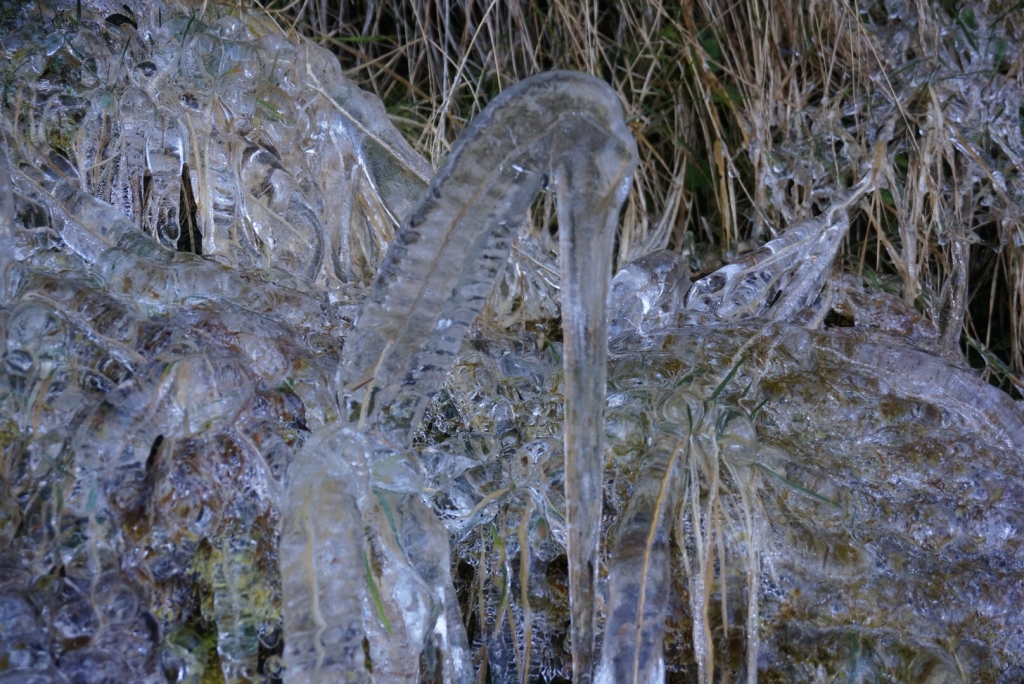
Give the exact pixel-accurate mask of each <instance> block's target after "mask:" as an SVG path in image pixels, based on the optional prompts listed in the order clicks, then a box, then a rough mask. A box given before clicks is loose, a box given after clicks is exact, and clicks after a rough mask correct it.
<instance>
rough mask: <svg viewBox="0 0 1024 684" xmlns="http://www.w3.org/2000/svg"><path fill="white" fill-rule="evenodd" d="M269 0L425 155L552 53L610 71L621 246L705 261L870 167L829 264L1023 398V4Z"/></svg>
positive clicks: (744, 245) (550, 61)
mask: <svg viewBox="0 0 1024 684" xmlns="http://www.w3.org/2000/svg"><path fill="white" fill-rule="evenodd" d="M266 9H267V11H269V12H271V13H273V14H274V15H275V16H276V18H277V20H278V21H279V22H280V23H281V24H283V25H288V26H291V27H292V28H293V29H294V30H295V31H298V32H301V33H303V34H305V35H307V36H309V37H311V38H313V39H314V40H316V41H317V42H319V43H320V44H322V45H325V46H328V47H329V48H331V49H332V50H333V51H334V52H335V53H336V54H337V55H338V56H339V58H340V59H341V61H342V64H343V65H344V67H345V68H346V70H347V74H348V75H349V76H350V77H351V78H353V79H355V80H356V81H358V82H359V83H360V84H361V85H362V86H363V87H364V88H366V89H368V90H372V91H374V92H376V93H377V94H378V95H379V96H380V97H381V99H382V100H383V101H384V103H385V105H386V106H387V108H388V111H389V113H390V114H391V116H392V119H393V121H394V122H395V123H396V125H398V126H399V127H400V128H401V129H402V130H403V131H404V132H405V134H406V135H407V136H408V137H409V139H410V140H411V141H413V143H414V144H415V145H416V146H417V148H418V149H419V150H421V151H422V152H423V153H424V154H425V155H427V156H428V157H429V158H430V159H432V160H433V162H434V163H435V164H437V163H438V162H440V161H441V160H442V159H443V158H444V156H445V155H446V154H447V152H448V150H449V148H450V146H451V144H452V142H453V141H454V140H455V139H456V137H457V136H458V134H459V132H460V131H461V130H462V129H463V127H464V126H465V125H466V123H467V122H468V121H469V120H470V119H472V117H473V116H474V115H475V114H476V113H477V112H478V111H479V110H480V109H481V108H482V107H483V106H484V105H486V103H487V102H488V101H489V100H490V99H491V97H492V96H493V95H494V94H495V93H497V92H499V91H500V90H501V89H502V88H504V87H506V86H507V85H508V84H510V83H514V82H516V81H518V80H521V79H522V78H524V77H526V76H529V75H531V74H534V73H537V72H539V71H543V70H547V69H553V68H563V69H574V70H579V71H586V72H589V73H592V74H595V75H597V76H600V77H601V78H603V79H605V80H606V81H607V82H609V83H610V84H611V85H612V86H613V87H614V88H615V89H616V90H617V91H618V92H619V94H620V95H621V97H622V101H623V103H624V105H625V107H626V111H627V116H628V117H629V121H630V125H631V127H632V129H633V131H634V132H635V134H636V137H637V140H638V143H639V149H640V158H641V166H640V169H639V171H638V173H637V175H636V182H635V184H634V187H633V191H632V194H631V196H630V200H629V202H628V205H627V207H626V210H625V216H624V221H623V226H622V230H621V232H620V235H619V240H618V247H617V250H618V252H617V257H618V260H619V263H622V262H624V261H626V260H628V259H630V258H632V257H634V256H637V255H639V254H642V253H644V252H647V251H650V250H653V249H657V248H661V247H670V248H672V249H676V250H679V251H681V252H683V253H684V254H688V255H689V258H690V263H691V267H692V268H693V269H694V270H695V271H698V272H701V271H707V270H710V269H712V268H715V267H716V266H718V265H720V264H721V263H722V262H723V261H728V260H729V258H730V257H731V256H732V255H734V254H735V253H737V252H738V251H744V250H747V249H749V248H751V247H754V246H756V245H757V244H759V243H761V242H763V241H764V240H766V239H768V238H769V237H770V236H771V235H773V234H776V233H778V232H779V231H782V230H784V229H785V228H786V227H787V226H788V225H790V224H791V223H792V222H794V221H797V220H799V219H801V218H804V217H806V216H808V215H811V214H814V213H817V212H819V211H820V210H821V209H822V208H824V207H825V206H827V205H828V203H829V201H830V197H831V196H832V195H833V194H834V193H835V192H836V191H838V190H840V189H842V188H844V187H849V186H850V185H852V184H853V183H855V182H856V181H857V180H859V179H860V178H862V177H863V176H864V175H865V174H867V173H869V172H870V173H875V174H877V178H879V187H878V188H877V189H876V190H875V191H874V192H873V193H871V194H870V195H868V197H866V198H865V199H864V200H863V202H862V203H861V205H860V211H859V213H858V215H857V216H856V218H855V220H854V223H853V227H852V229H851V232H850V234H849V236H848V239H847V242H846V245H845V249H844V252H843V255H842V265H843V266H844V267H845V268H846V269H848V270H851V271H855V272H858V273H860V274H862V275H864V277H865V278H866V279H867V280H868V282H869V283H871V284H872V285H873V286H874V287H876V288H881V289H886V290H889V291H891V292H895V293H897V294H900V295H901V296H902V297H903V299H904V300H905V301H906V302H908V303H910V304H912V305H913V306H915V307H916V308H917V309H918V310H919V311H921V312H922V313H924V314H925V315H926V316H928V317H930V318H931V319H932V320H933V321H934V322H935V323H936V324H937V325H938V327H939V329H940V332H941V333H942V335H943V339H944V340H946V341H947V342H948V343H949V345H950V346H951V347H952V346H955V345H957V344H959V345H960V348H961V350H962V351H963V352H964V353H965V354H966V355H967V357H968V359H969V361H970V362H971V363H972V364H973V365H975V366H977V367H979V368H982V369H983V372H984V373H985V374H986V375H987V376H988V377H989V379H990V381H992V382H994V383H995V384H998V385H1000V386H1002V387H1003V388H1004V389H1007V390H1008V391H1011V392H1014V393H1015V396H1018V397H1019V396H1020V391H1021V388H1022V384H1021V381H1020V375H1021V373H1022V372H1024V248H1022V246H1021V245H1024V223H1022V217H1024V183H1022V180H1021V172H1022V169H1021V163H1022V160H1024V144H1022V142H1021V141H1022V138H1024V135H1022V129H1024V109H1021V105H1020V102H1021V101H1022V99H1024V77H1022V72H1021V61H1022V59H1021V51H1022V46H1024V40H1022V31H1024V12H1022V3H1021V2H1008V1H998V0H993V1H991V2H980V3H977V4H976V5H973V6H972V5H968V4H965V3H960V2H958V1H957V0H942V2H940V3H938V4H934V5H933V4H928V3H922V2H916V3H915V2H905V1H904V0H886V1H883V0H877V1H874V2H872V1H871V0H851V1H847V0H800V1H795V0H778V1H775V2H768V1H765V0H741V1H737V2H725V1H724V0H697V1H696V2H693V3H664V2H660V1H659V0H655V1H654V2H640V1H629V0H611V1H608V2H597V3H594V2H587V1H585V0H584V1H580V0H550V1H548V2H540V1H538V0H530V1H522V2H498V1H497V0H491V1H490V2H480V3H477V2H472V1H471V0H443V1H441V2H436V1H432V0H412V1H410V2H403V1H402V0H378V1H376V2H373V1H370V2H362V1H357V2H348V1H346V0H294V1H293V2H290V3H284V2H280V1H279V0H278V1H277V2H275V3H274V4H271V5H268V6H267V7H266ZM542 220H543V218H542V217H541V216H538V218H537V219H536V221H535V222H540V221H542Z"/></svg>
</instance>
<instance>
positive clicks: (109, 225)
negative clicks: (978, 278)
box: [0, 2, 1024, 684]
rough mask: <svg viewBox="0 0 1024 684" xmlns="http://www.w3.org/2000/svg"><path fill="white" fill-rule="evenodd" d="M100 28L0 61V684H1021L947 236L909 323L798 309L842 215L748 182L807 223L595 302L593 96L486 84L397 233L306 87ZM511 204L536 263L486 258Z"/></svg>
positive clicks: (43, 32) (398, 194)
mask: <svg viewBox="0 0 1024 684" xmlns="http://www.w3.org/2000/svg"><path fill="white" fill-rule="evenodd" d="M212 6H213V4H211V7H212ZM127 11H129V10H125V9H124V7H123V6H122V5H121V4H120V3H101V2H92V3H90V2H84V3H82V8H81V21H78V19H77V12H78V3H76V2H57V3H47V4H41V5H28V6H26V7H25V8H15V9H13V10H12V11H11V13H10V14H8V15H5V20H4V21H5V22H9V25H5V27H4V34H3V35H2V36H0V43H2V50H3V53H4V54H3V57H2V59H0V71H2V73H3V75H4V78H5V82H6V83H10V84H12V85H11V86H10V88H9V89H8V91H7V92H8V93H9V94H12V93H13V94H14V95H10V96H9V97H7V98H6V99H4V100H3V110H2V114H3V132H2V134H0V135H2V143H0V246H2V249H0V277H2V282H0V336H2V337H0V339H2V340H3V346H2V348H0V351H2V368H3V370H2V372H0V446H2V463H0V465H2V468H0V487H2V488H3V492H2V494H3V495H2V496H0V680H2V681H4V682H8V681H11V682H67V681H97V682H99V681H112V680H113V681H125V682H145V683H146V684H149V683H150V682H152V683H153V684H155V683H156V682H164V681H172V682H201V681H211V680H215V681H221V680H223V681H225V682H246V681H249V682H266V683H269V682H277V681H281V680H287V681H295V682H303V681H334V680H335V679H343V678H349V679H351V680H353V681H367V682H369V681H378V682H392V681H405V682H416V681H422V680H430V681H448V682H460V683H461V682H467V681H473V680H475V679H478V678H484V677H489V678H490V679H491V681H524V680H527V679H534V680H535V679H540V680H547V681H550V680H552V679H556V678H558V677H562V678H569V677H574V681H584V680H585V679H586V677H588V676H589V675H590V674H591V669H592V668H593V675H594V677H595V679H596V680H597V681H615V682H618V681H638V682H658V681H663V680H664V679H665V678H666V677H667V676H668V673H672V676H676V677H678V676H684V677H688V678H689V679H694V680H697V681H717V680H719V679H726V680H730V681H733V680H735V681H739V680H741V679H745V680H746V681H748V682H750V681H756V679H757V678H758V677H761V678H763V679H765V680H769V681H770V680H781V679H787V680H799V681H804V680H806V681H811V680H814V679H815V678H817V679H822V680H827V679H829V678H842V677H844V676H845V675H846V674H848V673H849V671H850V668H854V669H855V671H856V672H857V673H858V676H864V677H866V678H867V677H875V678H878V679H886V680H891V681H925V680H926V679H928V678H929V677H931V678H932V679H933V680H942V679H944V678H945V679H947V680H951V681H956V680H957V679H958V678H961V677H966V678H967V679H968V680H970V681H1017V680H1018V679H1020V678H1021V672H1022V671H1024V670H1022V668H1024V660H1022V659H1024V656H1022V653H1024V646H1022V645H1024V619H1022V617H1021V614H1020V611H1019V610H1018V609H1017V607H1018V606H1019V604H1020V603H1021V601H1022V600H1024V596H1022V595H1021V589H1020V581H1019V578H1020V572H1019V569H1020V563H1021V558H1022V557H1024V556H1022V553H1024V551H1022V548H1021V540H1020V535H1019V534H1018V531H1019V530H1020V528H1021V526H1022V524H1024V520H1022V518H1021V514H1020V511H1021V510H1022V507H1024V488H1022V485H1021V483H1022V482H1024V473H1022V472H1020V471H1021V464H1020V452H1021V449H1022V448H1024V421H1022V413H1021V408H1020V404H1019V403H1015V402H1013V401H1012V400H1011V399H1010V398H1009V397H1008V396H1007V395H1005V394H1004V393H1002V392H1000V391H999V390H997V389H995V388H994V387H991V386H989V385H987V384H985V383H984V382H982V381H981V380H980V379H979V378H978V377H977V376H976V374H975V373H974V372H972V371H971V370H970V369H968V368H966V367H965V365H964V364H963V361H962V359H960V358H959V356H958V352H957V351H956V349H955V344H954V342H955V338H956V337H957V336H958V333H959V330H960V327H961V325H962V319H963V316H964V307H965V302H964V297H965V294H964V293H965V286H964V278H965V277H966V268H967V265H968V260H967V258H966V254H965V253H964V249H963V246H962V245H961V244H960V243H961V242H963V241H964V240H966V239H967V238H966V237H965V236H961V235H958V234H956V233H955V232H952V230H953V229H952V228H951V229H950V230H951V232H950V235H949V236H948V238H949V244H950V245H951V250H952V251H953V253H952V262H953V265H952V268H953V270H954V271H956V272H958V273H959V274H960V279H959V280H957V279H953V280H952V281H951V282H950V285H949V286H948V288H947V291H946V292H945V293H943V294H942V296H941V297H939V298H937V299H936V300H935V303H934V304H933V305H932V306H933V308H934V311H930V310H929V311H927V312H926V314H924V315H923V314H922V313H920V312H918V311H916V310H915V309H914V308H913V307H912V306H910V305H908V304H907V303H906V302H905V301H904V300H903V299H901V298H899V297H896V296H894V295H889V294H885V293H881V292H878V291H876V290H875V289H872V288H870V287H868V286H866V284H865V283H864V282H863V280H862V279H860V278H859V277H857V276H854V275H851V274H844V275H840V274H837V273H836V272H835V271H836V269H834V268H833V258H834V254H835V251H836V248H837V245H838V244H839V241H841V240H842V238H843V233H844V231H845V230H846V229H847V225H848V223H849V221H850V220H851V218H852V216H853V212H854V211H855V206H856V203H857V202H858V201H859V200H860V198H861V197H862V196H863V194H864V193H865V192H866V191H867V189H868V188H869V187H871V186H872V185H873V184H874V183H875V182H876V181H878V182H879V183H881V181H880V180H878V179H874V178H872V177H870V176H868V177H866V178H865V181H864V183H863V184H860V185H858V186H855V187H854V188H852V189H850V190H847V191H845V192H839V191H826V189H823V188H822V187H820V183H821V182H822V179H823V178H827V177H828V176H827V174H825V173H824V172H823V171H822V167H821V160H819V159H814V158H812V157H811V156H807V158H806V159H799V158H790V157H787V156H785V154H788V152H786V151H785V150H784V149H783V147H784V146H780V147H778V148H776V153H779V154H783V153H785V154H783V156H782V157H780V160H779V163H778V164H776V169H775V170H774V172H775V173H777V174H778V176H777V177H775V178H767V179H762V181H761V182H765V183H767V185H768V186H770V187H769V189H770V190H771V189H772V188H775V190H779V189H780V188H781V187H782V185H783V184H784V183H785V182H787V180H788V179H790V178H794V177H799V178H801V179H803V180H802V181H801V182H806V183H807V184H810V185H811V186H814V193H813V194H814V197H815V198H816V202H817V203H818V205H819V206H821V207H822V213H821V214H820V215H819V216H816V217H813V218H809V219H804V220H794V221H792V222H791V223H792V225H791V227H790V228H789V229H788V230H787V231H785V232H780V233H779V234H777V235H775V236H774V239H772V240H770V241H769V242H767V243H766V244H765V245H763V246H762V247H760V248H758V249H756V250H754V251H752V252H748V253H747V254H741V255H739V256H737V257H736V258H735V259H734V260H733V261H732V262H731V263H730V264H728V265H726V266H725V267H723V268H722V269H719V270H716V271H713V272H711V273H710V274H708V275H707V276H704V277H702V278H700V279H699V280H697V282H695V283H693V284H692V285H691V283H690V276H689V273H688V272H687V269H686V268H685V262H684V261H683V260H682V259H681V257H680V256H678V255H676V254H675V253H672V252H667V251H662V252H656V253H653V254H648V255H641V256H639V257H638V258H637V259H636V260H634V261H633V262H631V263H629V264H626V265H625V266H624V267H623V268H622V269H621V270H620V272H619V273H618V275H617V276H616V278H615V279H614V280H612V281H611V284H610V285H609V280H610V278H609V276H610V275H611V262H610V258H611V257H610V255H611V253H612V250H611V244H612V243H611V241H612V238H611V235H612V233H613V232H614V222H615V219H616V214H617V209H618V206H619V203H621V200H622V197H623V192H624V191H625V188H626V186H627V184H628V175H629V172H630V169H631V166H630V164H631V163H632V158H633V157H632V155H633V149H632V141H631V138H630V136H629V133H628V131H627V130H626V129H625V128H624V127H623V125H622V122H621V120H620V118H619V117H620V115H621V114H620V106H619V104H618V98H617V96H616V95H614V94H612V93H610V92H609V91H608V90H607V88H606V87H605V86H603V85H600V84H599V83H598V82H596V81H594V80H593V79H589V78H586V77H581V76H578V75H571V74H565V73H556V74H549V75H546V76H542V77H540V78H538V79H535V80H530V81H526V82H524V83H522V84H521V85H519V86H516V87H512V88H509V89H508V90H506V91H505V93H504V94H502V95H501V96H499V97H497V98H496V99H495V102H494V103H492V105H491V108H490V109H489V110H488V111H487V112H486V113H485V114H484V115H483V116H482V118H480V119H478V120H477V121H476V123H474V124H473V125H472V126H471V127H470V129H469V130H468V131H467V136H466V137H464V138H463V139H462V140H461V142H459V143H458V144H457V145H456V148H455V150H454V152H453V156H452V158H451V159H449V160H448V162H447V164H446V165H445V166H444V167H443V168H442V170H441V171H440V173H439V175H438V176H437V178H435V179H434V181H433V182H432V184H431V185H430V186H429V190H428V191H427V193H426V195H424V196H423V198H422V200H421V194H422V193H423V191H424V189H426V188H428V185H427V182H428V180H429V179H430V177H431V176H432V175H433V172H432V169H431V168H430V167H429V166H428V165H427V164H426V163H425V162H424V161H423V160H422V159H421V158H419V157H418V156H416V155H415V154H414V153H413V152H412V151H411V149H410V148H409V146H408V145H407V144H406V143H405V142H404V140H403V139H402V137H401V136H400V135H399V134H398V132H397V131H395V130H394V128H393V127H391V125H390V124H389V123H388V121H387V117H386V115H385V113H384V111H383V108H382V107H381V106H380V104H379V103H378V102H376V101H375V100H374V99H373V98H372V97H371V96H369V95H366V94H364V93H361V92H360V91H358V89H356V88H355V87H353V86H352V84H350V83H349V82H348V81H346V80H345V79H344V77H343V76H342V75H341V73H340V70H339V67H338V65H337V64H336V62H335V61H334V59H333V58H332V57H331V56H330V55H329V54H328V53H326V52H324V51H321V50H319V49H318V48H316V47H314V46H311V45H309V44H307V43H305V42H302V41H299V40H297V39H294V38H288V37H286V36H284V35H282V34H281V33H280V32H279V31H278V29H277V28H276V27H274V26H273V25H272V24H271V23H269V22H268V21H267V20H266V19H265V18H262V17H261V16H259V15H254V14H248V13H245V12H241V11H239V12H237V13H235V14H223V15H222V16H217V15H216V13H215V12H208V13H206V14H203V13H201V12H199V11H197V10H196V8H191V7H186V6H184V5H177V4H174V3H149V4H147V5H145V6H140V7H136V8H135V13H134V15H133V16H132V17H127V15H126V14H125V12H127ZM893 11H894V12H898V13H903V12H904V11H909V10H906V8H897V9H896V10H893ZM71 17H75V19H74V20H71V19H70V18H71ZM128 18H130V19H131V21H128V20H127V19H128ZM133 22H134V23H133ZM943 49H945V48H943ZM975 57H976V58H977V59H978V60H981V61H984V59H987V58H986V57H984V56H983V55H975ZM914 68H916V67H914ZM943 83H944V84H945V85H938V84H936V85H934V86H933V87H943V88H945V87H950V88H962V89H966V88H970V87H975V86H972V85H971V83H970V82H969V81H968V80H966V79H964V80H960V81H948V82H946V81H944V82H943ZM18 93H20V95H18ZM1000 97H1001V98H1002V99H1003V100H1005V102H1006V103H1008V104H1010V105H1014V106H1010V107H1008V108H1007V111H1009V112H1011V114H1012V113H1013V112H1016V111H1017V109H1016V106H1015V105H1016V100H1015V99H1014V98H1013V93H1011V92H1008V93H1006V94H1004V95H1001V96H1000ZM997 99H998V98H997ZM1018 99H1019V98H1018ZM880 106H882V107H888V106H891V104H885V103H881V104H880ZM948 116H949V117H950V120H953V119H954V118H960V119H964V120H966V119H967V118H970V117H975V116H978V114H976V113H973V112H969V111H966V110H965V109H964V107H963V105H962V103H961V102H960V101H959V100H956V99H952V100H950V102H949V114H948ZM998 118H999V117H998V116H995V117H993V120H995V119H998ZM506 124H510V125H506ZM1017 128H1019V127H1015V126H1004V125H1003V124H1001V123H998V122H997V123H996V124H994V125H993V126H992V129H991V130H992V135H993V136H995V137H996V138H998V139H999V141H1001V142H999V144H1000V145H1003V146H1004V148H1005V149H1006V150H1008V153H1007V154H1008V156H1010V153H1013V154H1016V152H1013V150H1015V149H1016V147H1019V132H1018V131H1017ZM957 144H958V145H960V147H962V148H963V149H964V150H967V151H968V152H969V153H973V152H975V151H976V150H974V148H973V147H971V145H972V143H970V141H969V140H959V141H958V143H957ZM780 150H782V152H780ZM790 162H792V165H790ZM1000 163H1001V162H1000ZM787 169H789V171H787ZM979 173H981V172H980V171H979ZM999 178H1000V179H1001V180H1000V181H999V182H1000V183H1001V185H1000V187H1001V188H1004V189H1005V190H1006V191H1007V192H1008V193H1009V192H1010V190H1011V189H1012V187H1015V186H1014V185H1013V184H1014V183H1016V182H1017V180H1016V179H1015V177H1013V176H1012V174H1002V175H1001V176H999ZM816 183H817V184H818V185H815V184H816ZM546 186H550V187H551V188H553V189H554V190H555V192H556V193H557V195H558V201H559V212H560V215H559V239H560V240H561V244H560V246H559V247H558V248H557V249H548V248H547V247H545V248H544V249H540V247H539V245H531V244H530V243H529V241H528V240H527V241H522V242H521V244H520V246H519V247H517V249H518V250H519V251H518V252H517V254H518V255H520V256H522V255H526V256H525V257H524V258H519V257H513V258H509V257H508V253H509V249H510V246H511V244H512V241H513V240H514V239H515V238H516V235H517V232H516V231H517V228H518V223H519V221H520V220H521V217H522V214H523V212H524V211H525V209H526V207H528V206H529V204H530V202H531V201H532V200H533V198H534V196H535V195H536V194H537V193H538V192H540V191H541V189H542V188H544V187H546ZM964 187H965V188H966V190H964V192H972V191H973V190H971V187H972V186H971V184H970V183H965V184H964ZM775 190H772V192H773V193H774V192H775ZM779 192H781V190H779ZM826 200H827V201H826ZM1013 206H1015V205H1012V203H1009V204H1007V205H1006V206H1005V207H1003V206H1002V205H999V206H995V205H993V209H992V211H993V212H995V213H994V214H993V215H994V216H996V218H998V219H999V220H1003V218H1007V220H1012V219H1013V216H1012V215H1011V214H1012V211H1013ZM598 207H601V208H602V209H601V210H600V211H597V210H596V208H598ZM592 212H594V213H592ZM780 215H782V217H783V218H785V219H791V218H794V216H796V215H797V214H793V216H788V217H787V216H786V215H785V212H784V211H782V210H780ZM1004 215H1005V216H1004ZM455 216H461V217H462V219H461V220H453V218H452V217H455ZM999 217H1003V218H999ZM403 221H405V223H404V224H403ZM449 231H450V232H449ZM964 244H966V242H964ZM957 249H959V250H960V252H957V251H956V250H957ZM385 254H386V255H387V256H385ZM559 258H560V260H561V271H562V273H561V278H560V280H559V281H558V282H555V280H553V279H552V275H551V273H549V270H550V269H552V268H553V267H557V264H558V259H559ZM382 264H383V265H382ZM375 277H376V280H374V281H373V282H371V280H372V279H373V278H375ZM495 282H497V284H496V285H495ZM520 285H521V287H519V286H520ZM556 286H557V287H556ZM559 288H560V289H559ZM559 292H560V294H559ZM510 293H512V294H510ZM518 293H524V294H523V300H522V301H521V302H519V303H518V304H515V305H513V304H512V303H511V302H512V301H513V300H514V299H515V297H517V296H519V295H518ZM367 295H368V298H367ZM606 303H607V308H608V311H609V316H608V318H609V323H608V329H607V331H605V330H604V327H603V326H604V318H605V316H604V309H603V307H604V306H606ZM559 311H561V315H562V318H563V323H562V324H561V325H559V324H558V322H557V321H555V320H553V319H554V318H556V316H557V315H558V313H559ZM481 312H482V313H481ZM828 314H833V315H834V317H838V318H842V319H844V320H845V321H846V322H849V323H851V324H852V325H851V326H850V327H832V326H831V324H828V323H826V322H825V321H826V320H829V319H827V318H826V316H827V315H828ZM527 324H529V325H527ZM606 333H607V334H606ZM605 340H609V342H608V344H610V350H609V351H608V352H607V353H608V359H607V363H605V362H604V360H603V358H604V357H603V356H602V355H603V354H604V353H605V351H604V349H605ZM604 373H607V376H605V375H604ZM606 380H607V382H606ZM606 388H607V399H606V400H604V399H602V397H603V396H604V392H605V391H606ZM602 408H603V409H604V411H603V413H604V418H603V420H602V418H601V416H602ZM595 580H596V581H595ZM600 625H604V631H603V633H602V632H601V631H600V629H599V628H598V627H599V626H600ZM597 642H600V646H599V647H597V648H594V647H593V646H592V644H596V643H597ZM574 669H575V674H574ZM682 673H685V674H682Z"/></svg>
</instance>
